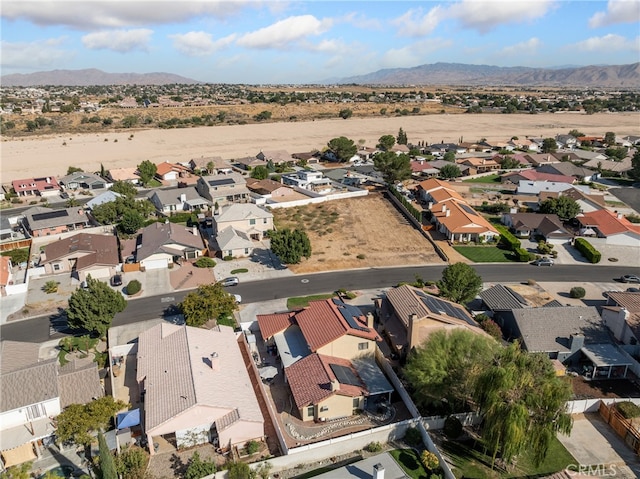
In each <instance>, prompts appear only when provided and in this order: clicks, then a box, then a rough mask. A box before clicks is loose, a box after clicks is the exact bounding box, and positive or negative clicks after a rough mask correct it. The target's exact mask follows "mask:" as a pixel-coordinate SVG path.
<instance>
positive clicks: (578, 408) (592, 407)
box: [567, 398, 640, 414]
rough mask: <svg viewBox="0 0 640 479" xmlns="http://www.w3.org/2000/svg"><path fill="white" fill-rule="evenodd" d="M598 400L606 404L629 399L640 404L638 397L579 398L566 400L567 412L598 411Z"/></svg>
mask: <svg viewBox="0 0 640 479" xmlns="http://www.w3.org/2000/svg"><path fill="white" fill-rule="evenodd" d="M600 401H602V402H603V403H605V404H606V405H609V404H615V403H618V402H627V401H631V402H632V403H634V404H636V405H639V406H640V398H601V399H579V400H576V401H568V402H567V412H568V413H569V414H582V413H590V412H598V409H600Z"/></svg>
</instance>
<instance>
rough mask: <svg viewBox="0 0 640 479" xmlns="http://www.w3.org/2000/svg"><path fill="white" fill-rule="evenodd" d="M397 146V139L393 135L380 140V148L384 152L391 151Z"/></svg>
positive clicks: (382, 137) (383, 136)
mask: <svg viewBox="0 0 640 479" xmlns="http://www.w3.org/2000/svg"><path fill="white" fill-rule="evenodd" d="M395 144H396V139H395V138H394V137H393V135H382V136H381V137H380V138H379V139H378V148H380V149H381V150H382V151H389V150H390V149H391V148H393V145H395Z"/></svg>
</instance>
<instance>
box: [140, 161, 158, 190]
mask: <svg viewBox="0 0 640 479" xmlns="http://www.w3.org/2000/svg"><path fill="white" fill-rule="evenodd" d="M157 171H158V167H157V166H156V165H155V164H154V163H152V162H151V161H149V160H144V161H143V162H142V163H140V164H139V165H138V174H139V175H140V179H141V180H142V184H143V185H145V186H146V185H148V184H149V182H150V181H151V180H152V179H153V177H154V176H156V172H157Z"/></svg>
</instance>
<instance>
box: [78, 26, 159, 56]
mask: <svg viewBox="0 0 640 479" xmlns="http://www.w3.org/2000/svg"><path fill="white" fill-rule="evenodd" d="M152 33H153V31H152V30H148V29H146V28H138V29H133V30H104V31H101V32H95V33H89V34H87V35H84V36H83V37H82V44H83V45H84V46H85V47H86V48H88V49H90V50H113V51H115V52H120V53H126V52H131V51H133V50H147V46H148V44H149V40H151V34H152Z"/></svg>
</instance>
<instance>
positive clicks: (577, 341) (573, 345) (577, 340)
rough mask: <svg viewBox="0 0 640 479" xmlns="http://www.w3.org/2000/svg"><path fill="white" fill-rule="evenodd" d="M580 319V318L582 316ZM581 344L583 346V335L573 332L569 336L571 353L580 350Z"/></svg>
mask: <svg viewBox="0 0 640 479" xmlns="http://www.w3.org/2000/svg"><path fill="white" fill-rule="evenodd" d="M580 319H582V316H581V317H580ZM582 346H584V336H583V335H582V334H577V333H575V334H572V335H571V336H569V349H570V350H571V353H572V354H573V353H576V352H578V351H580V349H582Z"/></svg>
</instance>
